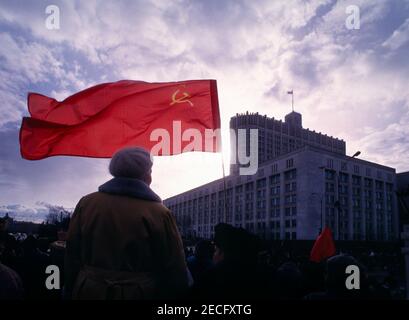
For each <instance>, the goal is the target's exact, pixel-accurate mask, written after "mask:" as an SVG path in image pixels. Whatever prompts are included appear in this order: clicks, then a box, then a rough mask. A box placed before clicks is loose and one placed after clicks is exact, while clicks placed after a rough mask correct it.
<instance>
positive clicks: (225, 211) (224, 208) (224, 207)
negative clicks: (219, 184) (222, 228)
mask: <svg viewBox="0 0 409 320" xmlns="http://www.w3.org/2000/svg"><path fill="white" fill-rule="evenodd" d="M220 154H221V156H222V171H223V188H224V192H223V193H224V206H223V219H222V222H223V223H227V186H226V174H225V170H224V157H223V149H222V151H221V153H220Z"/></svg>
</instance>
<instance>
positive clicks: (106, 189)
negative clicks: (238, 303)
mask: <svg viewBox="0 0 409 320" xmlns="http://www.w3.org/2000/svg"><path fill="white" fill-rule="evenodd" d="M151 168H152V161H151V157H150V154H149V153H148V152H147V151H145V150H144V149H142V148H138V147H135V148H125V149H122V150H120V151H118V152H117V153H116V154H115V155H114V156H113V158H112V160H111V163H110V166H109V170H110V173H111V174H112V175H113V176H114V178H113V179H111V180H110V181H108V182H106V183H105V184H103V185H102V186H100V187H99V191H98V192H95V193H92V194H89V195H87V196H85V197H83V198H82V199H81V200H80V201H79V203H78V204H77V206H76V208H75V211H74V213H73V216H72V219H71V222H70V227H69V232H68V239H67V249H66V257H65V288H64V292H65V296H66V297H67V298H68V299H70V298H71V299H158V298H159V299H160V298H170V297H177V296H178V295H181V294H183V292H184V290H185V289H186V288H187V268H186V264H185V256H184V252H183V245H182V241H181V238H180V235H179V232H178V230H177V226H176V223H175V220H174V218H173V216H172V214H171V212H170V211H169V210H168V209H167V208H166V207H165V206H164V205H163V204H162V202H161V199H160V198H159V197H158V196H157V195H156V194H155V193H154V192H153V191H152V190H151V189H150V187H149V185H150V183H151Z"/></svg>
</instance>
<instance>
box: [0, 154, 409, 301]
mask: <svg viewBox="0 0 409 320" xmlns="http://www.w3.org/2000/svg"><path fill="white" fill-rule="evenodd" d="M151 167H152V160H151V158H150V155H149V153H148V152H146V151H145V150H143V149H141V148H127V149H123V150H120V151H119V152H117V153H116V154H115V155H114V157H113V158H112V160H111V163H110V168H109V169H110V172H111V174H112V175H113V176H114V178H113V179H112V180H110V181H108V182H107V183H105V184H103V185H101V186H100V187H99V190H98V192H95V193H92V194H90V195H88V196H86V197H84V198H82V199H81V200H80V201H79V203H78V205H77V206H76V209H75V211H74V213H73V216H72V219H71V221H70V225H69V230H68V233H67V236H66V239H65V237H64V240H66V241H64V242H62V241H60V242H58V241H56V240H57V236H56V235H55V236H54V237H50V238H43V237H37V236H33V235H29V236H28V237H27V238H26V239H24V240H21V239H20V240H18V239H16V238H15V237H13V236H12V235H11V234H9V233H8V232H7V226H6V223H5V221H4V219H3V220H0V299H28V300H30V299H55V300H58V299H67V300H69V299H103V300H104V299H121V300H125V299H136V300H146V299H148V300H149V299H197V300H200V301H203V300H221V299H230V300H231V299H249V300H255V299H276V300H280V299H286V300H287V299H305V300H323V299H404V297H405V289H404V270H403V259H402V257H401V255H399V254H398V253H397V252H391V251H385V250H381V249H380V248H376V249H375V248H374V249H371V250H368V249H367V248H364V249H362V248H360V249H359V250H358V249H356V250H348V249H346V250H342V253H340V252H339V254H337V255H335V256H332V257H329V258H328V259H326V260H325V261H322V262H321V263H315V262H311V261H310V260H309V252H308V250H306V249H305V248H301V247H297V245H295V247H294V246H293V247H292V248H289V247H286V246H285V245H277V243H275V245H273V244H272V243H269V242H266V241H261V240H260V239H259V238H258V237H257V236H256V235H254V234H251V233H249V232H247V231H246V230H244V229H241V228H236V227H233V226H231V225H228V224H224V223H221V224H218V225H217V226H216V227H215V236H214V239H212V240H200V241H198V242H197V243H196V244H195V246H194V250H191V249H190V248H187V246H186V243H185V244H184V241H183V240H182V238H181V236H180V234H179V232H178V229H177V226H176V222H175V220H174V218H173V216H172V214H171V212H170V211H169V210H168V209H167V208H166V207H165V206H163V204H162V202H161V199H160V198H159V196H157V195H156V194H155V193H154V192H153V191H152V190H151V189H150V187H149V185H150V183H151ZM61 243H64V244H65V245H61ZM338 251H340V250H338ZM49 265H56V266H58V267H59V269H60V271H61V287H60V290H49V289H47V287H46V286H45V282H46V278H47V277H48V276H49V275H48V274H46V273H45V270H46V268H47V266H49ZM349 265H356V266H358V267H359V270H360V273H359V280H360V281H359V282H360V285H359V289H352V290H350V289H348V288H347V287H346V285H345V283H346V278H347V277H348V274H347V273H346V272H345V270H346V267H347V266H349Z"/></svg>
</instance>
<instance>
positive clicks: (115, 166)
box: [109, 147, 153, 179]
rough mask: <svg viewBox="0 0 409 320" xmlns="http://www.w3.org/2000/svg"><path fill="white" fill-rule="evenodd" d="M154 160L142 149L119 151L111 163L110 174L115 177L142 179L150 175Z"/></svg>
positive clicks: (130, 148) (127, 148)
mask: <svg viewBox="0 0 409 320" xmlns="http://www.w3.org/2000/svg"><path fill="white" fill-rule="evenodd" d="M152 165H153V158H152V157H151V155H150V153H149V152H148V151H146V150H145V149H143V148H141V147H126V148H123V149H120V150H119V151H117V152H116V153H115V154H114V155H113V156H112V159H111V162H110V163H109V172H110V173H111V174H112V175H113V176H114V177H124V178H135V179H140V178H142V177H143V176H145V175H146V174H147V173H150V171H151V169H152Z"/></svg>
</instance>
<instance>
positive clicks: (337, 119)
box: [0, 0, 409, 212]
mask: <svg viewBox="0 0 409 320" xmlns="http://www.w3.org/2000/svg"><path fill="white" fill-rule="evenodd" d="M50 4H55V5H57V6H58V8H59V9H60V29H59V30H49V29H47V28H46V24H45V20H46V17H47V14H46V12H45V10H46V7H47V6H48V5H50ZM349 5H356V6H358V8H359V9H360V29H358V30H355V29H353V30H350V29H348V28H347V27H346V24H345V21H346V19H347V17H348V14H347V13H346V8H347V7H348V6H349ZM408 57H409V2H408V1H403V0H402V1H397V0H384V1H382V0H377V1H357V0H355V1H338V2H337V1H272V0H270V1H237V0H234V1H221V0H212V1H208V0H206V1H186V0H181V1H167V0H163V1H162V0H155V1H109V2H108V1H91V0H87V1H83V0H80V1H55V0H53V1H51V2H50V1H16V0H12V1H4V0H0V78H1V81H0V102H1V104H0V211H1V205H2V206H3V207H2V208H3V211H4V208H6V206H8V205H14V207H13V208H16V206H15V205H17V204H19V205H24V207H23V208H25V209H24V210H26V209H27V208H30V210H34V211H30V212H35V210H36V209H33V208H36V207H39V206H40V207H41V206H44V205H43V203H52V204H59V205H64V206H67V207H73V206H75V204H76V202H77V201H78V200H79V199H80V198H81V197H82V196H83V195H85V194H87V193H90V192H93V191H95V190H96V189H97V187H98V186H99V185H100V184H102V183H103V182H104V181H105V180H107V179H109V175H108V173H107V169H106V167H107V160H98V159H84V158H74V157H52V158H49V159H45V160H41V161H27V160H23V159H21V157H20V154H19V144H18V130H19V127H20V122H21V117H22V116H25V115H28V113H27V106H26V96H27V92H29V91H34V92H38V93H41V94H45V95H48V96H52V97H55V98H57V99H58V100H62V99H64V98H66V97H67V96H69V95H70V94H73V93H75V92H77V91H79V90H83V89H85V88H87V87H89V86H91V85H94V84H97V83H101V82H110V81H117V80H120V79H131V80H143V81H155V82H161V81H177V80H187V79H202V78H205V79H208V78H211V79H217V81H218V90H219V101H220V109H221V117H222V127H223V129H224V136H223V137H224V148H225V150H226V152H225V154H226V161H228V152H227V150H228V141H227V139H226V138H227V137H228V136H227V129H228V121H229V119H230V117H231V116H233V115H235V114H236V113H240V112H245V111H252V112H256V111H258V112H259V113H262V114H266V115H268V116H274V117H275V118H279V119H280V118H283V117H284V115H285V114H286V113H288V112H290V111H291V99H290V97H289V96H288V95H287V94H286V92H287V91H288V90H290V89H294V92H295V109H296V111H298V112H301V113H302V115H303V124H304V127H308V128H310V129H313V130H316V131H321V132H323V133H326V134H329V135H332V136H336V137H339V138H342V139H344V140H345V141H346V142H347V152H348V153H349V154H353V153H354V152H355V151H356V150H360V151H362V155H361V156H360V157H361V158H363V159H365V160H369V161H375V162H379V163H381V164H384V165H388V166H392V167H395V168H397V171H398V172H400V171H407V170H409V161H408V160H409V125H408V123H409V90H408V79H409V59H408ZM226 166H227V167H228V165H226ZM153 170H154V173H153V180H154V182H153V184H152V187H153V189H154V190H155V191H156V192H157V193H158V194H159V195H160V196H161V197H162V198H166V197H168V196H171V195H174V194H177V193H180V192H182V191H185V190H188V189H191V188H192V187H196V186H199V185H201V184H203V183H205V182H209V181H212V180H214V179H216V178H219V177H221V173H222V171H221V157H220V155H219V154H192V153H190V154H183V155H178V156H173V157H162V158H155V164H154V168H153ZM21 207H22V206H21Z"/></svg>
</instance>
